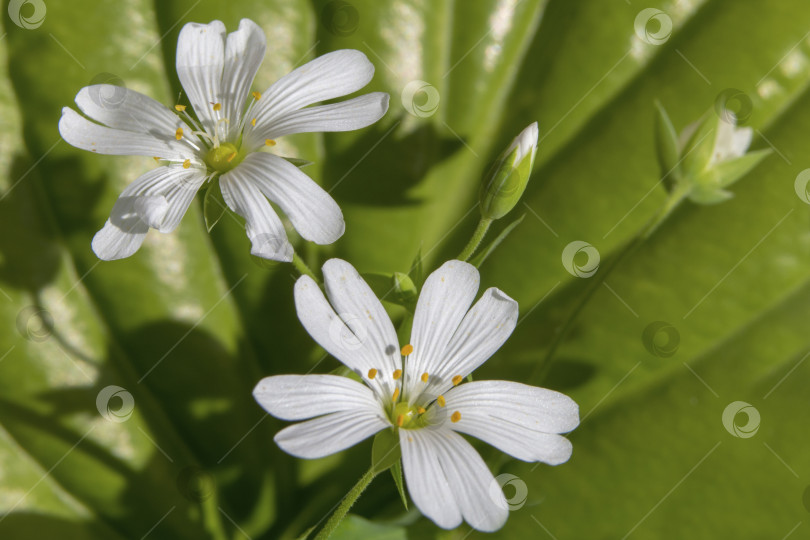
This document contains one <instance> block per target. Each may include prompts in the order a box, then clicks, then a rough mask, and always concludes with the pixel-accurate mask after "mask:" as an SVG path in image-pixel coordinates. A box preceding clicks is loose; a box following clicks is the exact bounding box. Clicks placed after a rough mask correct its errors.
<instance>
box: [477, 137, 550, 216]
mask: <svg viewBox="0 0 810 540" xmlns="http://www.w3.org/2000/svg"><path fill="white" fill-rule="evenodd" d="M537 135H538V129H537V122H534V123H533V124H531V125H530V126H529V127H527V128H526V129H524V130H523V131H521V132H520V135H518V136H517V137H515V140H513V141H512V144H511V145H509V147H508V148H507V149H506V151H504V153H503V154H501V156H500V157H499V158H498V160H497V161H496V162H495V165H494V166H493V167H492V169H491V170H490V172H489V174H488V175H487V178H486V180H485V181H484V183H483V184H482V185H481V197H480V199H481V216H482V217H483V218H484V219H499V218H502V217H503V216H505V215H506V214H507V213H509V211H510V210H512V209H513V208H514V207H515V205H517V203H518V201H519V200H520V197H521V196H522V195H523V192H524V191H525V189H526V184H528V182H529V176H530V175H531V173H532V167H533V166H534V155H535V152H536V151H537Z"/></svg>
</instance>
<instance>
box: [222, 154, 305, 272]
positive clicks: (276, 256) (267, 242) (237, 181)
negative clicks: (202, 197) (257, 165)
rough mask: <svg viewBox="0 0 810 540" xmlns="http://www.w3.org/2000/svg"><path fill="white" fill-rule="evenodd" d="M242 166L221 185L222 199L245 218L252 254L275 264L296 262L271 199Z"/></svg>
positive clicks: (233, 171)
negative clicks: (293, 260) (269, 199)
mask: <svg viewBox="0 0 810 540" xmlns="http://www.w3.org/2000/svg"><path fill="white" fill-rule="evenodd" d="M243 172H244V171H243V170H242V168H241V166H238V167H236V168H235V169H233V170H232V171H230V172H229V173H227V174H224V175H223V176H222V177H221V178H220V181H219V186H220V188H221V189H222V197H223V198H224V199H225V202H226V203H227V205H228V207H229V208H230V209H231V210H233V211H234V212H236V213H237V214H239V215H240V216H242V217H243V218H245V221H246V222H247V223H246V226H245V230H246V232H247V235H248V238H250V242H251V244H252V247H251V250H250V252H251V253H252V254H253V255H256V256H257V257H263V258H265V259H271V260H274V261H283V262H290V261H292V254H293V248H292V245H290V242H289V241H288V240H287V232H286V231H285V230H284V225H283V224H282V223H281V220H280V219H279V218H278V216H277V215H276V212H275V211H274V210H273V208H272V207H271V206H270V203H269V202H267V199H266V198H265V196H264V195H262V192H261V191H259V188H258V187H256V186H255V185H254V184H253V182H252V181H251V180H250V178H249V177H248V176H246V175H244V174H243Z"/></svg>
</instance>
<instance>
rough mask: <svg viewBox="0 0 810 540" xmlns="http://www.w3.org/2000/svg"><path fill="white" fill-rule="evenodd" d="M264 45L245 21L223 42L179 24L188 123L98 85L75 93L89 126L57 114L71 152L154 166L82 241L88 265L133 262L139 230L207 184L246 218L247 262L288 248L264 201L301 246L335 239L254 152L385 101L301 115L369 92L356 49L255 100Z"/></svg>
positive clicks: (182, 115)
mask: <svg viewBox="0 0 810 540" xmlns="http://www.w3.org/2000/svg"><path fill="white" fill-rule="evenodd" d="M265 48H266V42H265V36H264V33H263V32H262V31H261V28H259V26H258V25H257V24H256V23H254V22H253V21H250V20H248V19H243V20H242V21H241V22H240V24H239V29H238V30H237V31H235V32H232V33H230V34H228V33H226V30H225V25H224V24H223V23H222V22H220V21H214V22H212V23H210V24H196V23H189V24H187V25H185V26H184V27H183V29H182V30H181V32H180V37H179V39H178V44H177V74H178V76H179V78H180V82H181V84H182V85H183V89H184V90H185V92H186V95H187V96H188V100H189V102H190V104H191V108H192V109H193V113H194V116H192V115H191V114H189V111H187V110H186V107H185V106H183V105H177V106H175V111H172V110H170V109H169V108H167V107H165V106H163V105H162V104H160V103H158V102H157V101H155V100H153V99H151V98H149V97H147V96H144V95H143V94H140V93H138V92H134V91H131V90H127V89H124V88H120V87H114V86H109V85H96V86H90V87H86V88H83V89H82V90H81V91H80V92H79V93H78V95H77V96H76V104H77V105H78V107H79V109H80V110H81V111H82V112H83V113H84V114H85V115H87V117H89V119H88V118H85V117H83V116H81V115H80V114H78V113H77V112H76V111H74V110H73V109H70V108H68V107H65V108H64V109H63V111H62V118H61V120H60V121H59V132H60V134H61V135H62V137H63V138H64V139H65V140H66V141H67V142H68V143H70V144H72V145H73V146H75V147H77V148H82V149H84V150H90V151H92V152H97V153H99V154H114V155H139V156H150V157H154V158H155V159H156V160H158V161H159V163H160V164H161V166H159V167H157V168H156V169H154V170H152V171H150V172H148V173H146V174H144V175H143V176H141V177H139V178H138V179H136V180H135V181H134V182H132V183H131V184H130V185H129V186H127V188H126V189H125V190H124V191H123V193H122V194H121V196H120V198H119V199H118V201H117V202H116V204H115V206H114V207H113V209H112V212H111V215H110V219H109V220H108V221H107V223H106V224H105V225H104V228H102V229H101V230H100V231H99V232H98V233H97V234H96V236H95V237H94V238H93V242H92V247H93V251H95V253H96V254H97V255H98V256H99V258H101V259H105V260H112V259H121V258H124V257H128V256H130V255H132V254H133V253H135V251H137V250H138V248H139V247H140V246H141V243H142V242H143V239H144V236H145V235H146V233H147V232H148V230H149V228H150V227H151V228H154V229H157V230H159V231H160V232H164V233H165V232H170V231H172V230H174V229H175V227H177V225H178V224H179V222H180V219H181V218H182V217H183V215H184V214H185V212H186V210H187V209H188V207H189V205H190V204H191V201H192V200H193V199H194V195H195V194H196V193H197V191H198V190H199V189H200V188H201V187H203V185H204V184H205V183H206V182H208V181H211V180H213V179H216V178H219V184H220V189H221V190H222V196H223V198H224V200H225V202H226V204H227V205H228V206H229V207H230V208H231V209H232V210H233V211H234V212H236V213H237V214H239V215H241V216H242V217H244V218H245V221H246V230H247V235H248V237H249V238H250V240H251V244H252V248H251V253H253V254H254V255H257V256H259V257H264V258H267V259H273V260H279V261H290V260H292V252H293V249H292V246H291V245H290V243H289V241H288V239H287V235H286V232H285V230H284V226H283V224H282V222H281V220H280V219H279V217H278V215H277V214H276V212H275V211H274V210H273V207H272V206H271V205H270V203H269V202H268V199H269V200H270V201H273V202H274V203H276V204H277V205H278V206H279V207H280V208H281V210H282V211H283V212H284V213H285V214H286V215H287V217H288V218H289V220H290V222H291V223H292V225H293V227H294V228H295V229H296V230H297V231H298V233H299V234H300V235H301V236H302V237H303V238H304V239H306V240H310V241H312V242H315V243H318V244H330V243H332V242H334V241H335V240H337V239H338V238H340V236H341V235H342V234H343V230H344V222H343V214H342V213H341V211H340V208H339V207H338V205H337V203H335V201H334V200H333V199H332V197H331V196H330V195H329V194H328V193H327V192H326V191H324V190H323V189H322V188H321V187H320V186H318V185H317V184H316V183H315V182H314V181H312V179H310V178H309V177H308V176H307V175H306V174H304V173H302V172H301V171H300V170H299V169H298V168H297V167H296V166H295V165H293V164H292V163H290V162H289V161H287V160H285V159H284V158H282V157H279V156H276V155H274V154H271V153H268V152H261V151H260V150H263V149H265V148H268V147H271V146H274V145H275V144H276V139H278V138H279V137H282V136H284V135H290V134H293V133H307V132H319V131H350V130H355V129H359V128H363V127H366V126H368V125H370V124H373V123H374V122H376V121H377V120H379V119H380V118H381V117H382V116H383V115H384V114H385V112H386V110H387V109H388V94H386V93H383V92H374V93H370V94H366V95H363V96H360V97H356V98H354V99H349V100H347V101H343V102H340V103H333V104H329V105H319V106H313V107H310V106H309V105H312V104H314V103H317V102H320V101H324V100H328V99H333V98H337V97H341V96H345V95H347V94H351V93H353V92H355V91H357V90H359V89H361V88H363V87H364V86H365V85H366V84H368V82H369V81H370V80H371V78H372V76H373V74H374V66H373V65H372V64H371V63H370V62H369V61H368V59H367V58H366V56H365V55H364V54H363V53H362V52H360V51H356V50H339V51H335V52H331V53H328V54H325V55H323V56H321V57H319V58H316V59H315V60H313V61H311V62H309V63H307V64H305V65H303V66H301V67H299V68H298V69H296V70H294V71H293V72H291V73H289V74H288V75H286V76H284V77H282V78H281V79H279V80H278V81H276V82H275V83H274V84H273V85H271V86H270V87H269V88H268V89H267V90H265V91H264V92H251V85H252V84H253V78H254V76H255V75H256V72H257V71H258V69H259V66H260V64H261V62H262V60H263V58H264V53H265ZM104 95H115V96H118V97H117V98H116V99H114V100H110V101H111V102H109V103H108V102H106V101H105V100H104V99H99V96H104ZM91 120H94V121H91Z"/></svg>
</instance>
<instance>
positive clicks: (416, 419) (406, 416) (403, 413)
mask: <svg viewBox="0 0 810 540" xmlns="http://www.w3.org/2000/svg"><path fill="white" fill-rule="evenodd" d="M421 417H422V415H421V414H419V411H418V408H417V407H415V406H413V405H408V403H407V402H405V401H400V402H399V403H397V404H396V405H394V408H393V409H392V410H391V422H392V423H393V424H394V425H395V426H397V427H401V428H405V429H414V428H420V427H423V426H424V423H425V422H424V420H423V419H422V418H421Z"/></svg>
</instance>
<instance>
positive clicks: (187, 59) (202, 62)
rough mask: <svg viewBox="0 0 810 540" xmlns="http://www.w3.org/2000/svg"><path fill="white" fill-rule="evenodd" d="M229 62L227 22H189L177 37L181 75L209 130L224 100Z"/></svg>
mask: <svg viewBox="0 0 810 540" xmlns="http://www.w3.org/2000/svg"><path fill="white" fill-rule="evenodd" d="M224 65H225V25H224V24H222V22H221V21H213V22H211V23H210V24H198V23H188V24H186V25H185V26H183V29H182V30H180V36H179V37H178V39H177V75H178V77H179V78H180V84H182V85H183V89H184V90H185V91H186V95H187V96H188V99H189V102H190V103H191V105H192V107H194V112H195V113H197V117H198V118H199V119H200V121H201V122H202V124H203V127H204V128H205V129H206V131H209V132H213V128H214V126H215V125H216V121H217V117H218V115H217V113H216V111H214V109H213V104H214V103H222V102H223V101H224V96H223V95H222V91H221V87H222V72H223V67H224Z"/></svg>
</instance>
